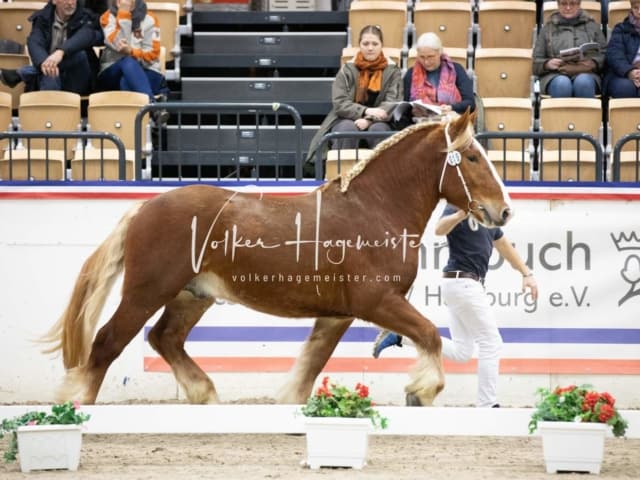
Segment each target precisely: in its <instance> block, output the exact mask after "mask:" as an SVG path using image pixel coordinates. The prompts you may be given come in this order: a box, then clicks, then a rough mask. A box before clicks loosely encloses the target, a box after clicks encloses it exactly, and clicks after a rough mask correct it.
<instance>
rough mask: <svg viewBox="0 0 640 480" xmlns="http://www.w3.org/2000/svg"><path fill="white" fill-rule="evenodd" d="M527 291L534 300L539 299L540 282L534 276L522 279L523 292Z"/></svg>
mask: <svg viewBox="0 0 640 480" xmlns="http://www.w3.org/2000/svg"><path fill="white" fill-rule="evenodd" d="M527 289H528V290H529V291H530V292H531V296H532V297H533V299H534V300H535V299H537V298H538V282H536V279H535V277H534V276H533V275H530V276H528V277H522V291H523V292H526V291H527Z"/></svg>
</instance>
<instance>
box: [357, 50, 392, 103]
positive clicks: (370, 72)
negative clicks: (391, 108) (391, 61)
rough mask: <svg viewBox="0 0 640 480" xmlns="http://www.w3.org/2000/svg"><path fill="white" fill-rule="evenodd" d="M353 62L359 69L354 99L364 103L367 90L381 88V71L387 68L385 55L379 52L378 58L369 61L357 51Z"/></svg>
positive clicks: (376, 90)
mask: <svg viewBox="0 0 640 480" xmlns="http://www.w3.org/2000/svg"><path fill="white" fill-rule="evenodd" d="M354 63H355V66H356V67H358V70H360V76H359V77H358V86H357V87H356V99H355V100H356V102H357V103H360V104H362V105H364V104H366V102H367V99H368V98H369V94H368V92H369V90H371V91H372V92H379V91H380V89H381V88H382V71H383V70H384V69H385V68H387V65H388V62H387V57H385V56H384V54H382V53H381V54H380V56H379V57H378V58H376V59H375V60H374V61H372V62H370V61H368V60H365V59H364V57H363V56H362V52H358V54H357V55H356V59H355V61H354Z"/></svg>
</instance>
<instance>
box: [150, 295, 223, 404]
mask: <svg viewBox="0 0 640 480" xmlns="http://www.w3.org/2000/svg"><path fill="white" fill-rule="evenodd" d="M214 301H215V298H213V297H210V296H196V295H194V293H193V292H191V291H188V290H182V291H181V292H180V293H179V294H178V296H176V297H175V298H174V299H173V300H171V301H170V302H168V303H167V304H166V305H165V308H164V312H163V313H162V316H161V317H160V319H158V321H157V322H156V324H155V325H154V327H153V328H152V329H151V331H150V332H149V343H150V344H151V346H152V347H153V348H154V349H155V350H156V352H158V353H159V354H160V355H162V358H164V359H165V360H166V361H167V363H168V364H169V365H170V366H171V369H172V370H173V374H174V375H175V377H176V380H177V381H178V384H179V385H180V386H181V387H182V389H183V390H184V392H185V394H186V395H187V398H188V399H189V402H191V403H218V394H217V393H216V389H215V386H214V384H213V382H212V381H211V379H210V378H209V377H208V376H207V374H206V373H204V372H203V371H202V369H201V368H200V367H199V366H198V364H196V362H194V361H193V359H192V358H191V357H189V355H187V352H186V351H185V349H184V342H185V341H186V339H187V336H188V335H189V332H190V331H191V329H192V328H193V326H194V325H195V324H196V323H198V320H200V317H202V315H203V314H204V312H205V311H207V309H208V308H209V307H210V306H211V305H212V304H213V302H214Z"/></svg>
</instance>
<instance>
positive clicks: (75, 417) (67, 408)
mask: <svg viewBox="0 0 640 480" xmlns="http://www.w3.org/2000/svg"><path fill="white" fill-rule="evenodd" d="M79 409H80V405H79V404H78V403H77V402H65V403H62V404H60V405H53V406H52V407H51V413H46V412H36V411H33V412H27V413H25V414H24V415H19V416H17V417H14V418H5V419H4V420H2V423H1V424H0V439H2V438H3V437H4V436H5V435H7V434H10V435H11V436H10V438H9V446H8V448H7V450H6V451H5V452H4V459H5V461H6V462H13V461H14V460H15V459H16V455H17V454H18V435H17V433H16V431H17V430H18V427H22V426H25V425H80V424H82V423H84V422H86V421H87V420H89V419H90V418H91V415H90V414H88V413H83V412H80V411H79Z"/></svg>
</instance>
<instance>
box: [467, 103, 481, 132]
mask: <svg viewBox="0 0 640 480" xmlns="http://www.w3.org/2000/svg"><path fill="white" fill-rule="evenodd" d="M468 111H469V108H468V107H467V112H468ZM465 113H466V112H465ZM477 118H478V110H477V109H476V110H474V111H473V112H471V113H470V114H469V122H470V123H471V125H472V126H473V127H474V130H476V128H475V126H476V119H477Z"/></svg>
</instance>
